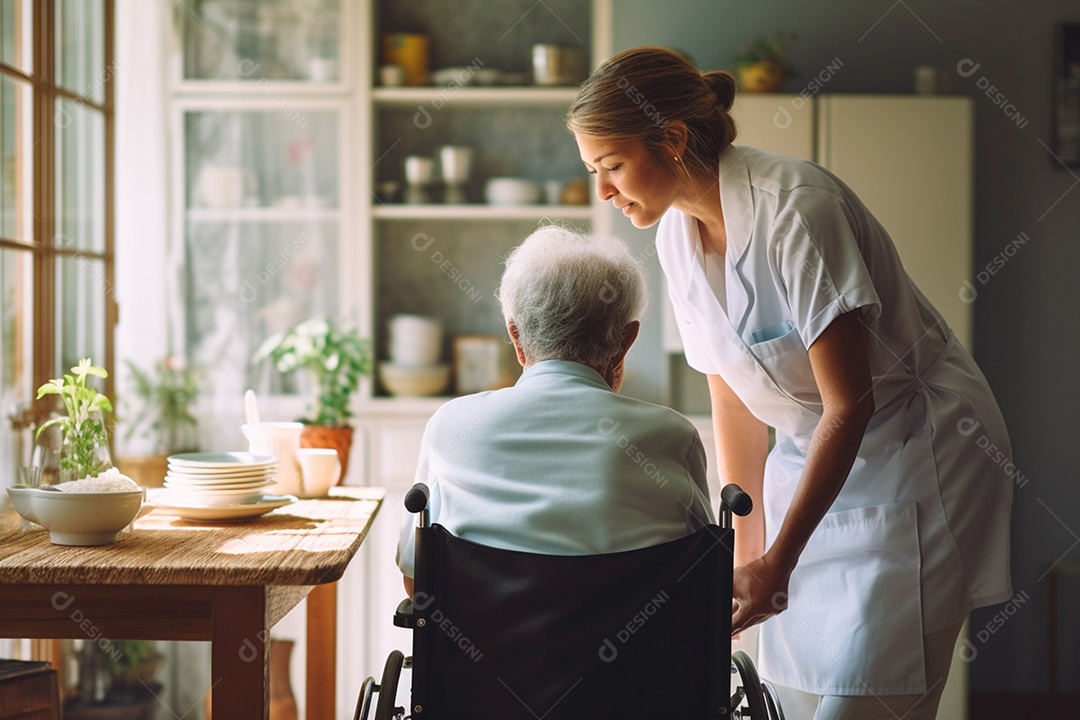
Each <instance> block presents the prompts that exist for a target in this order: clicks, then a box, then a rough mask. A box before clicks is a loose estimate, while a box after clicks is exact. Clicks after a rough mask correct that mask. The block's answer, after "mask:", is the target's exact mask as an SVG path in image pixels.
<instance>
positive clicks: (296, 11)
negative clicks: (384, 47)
mask: <svg viewBox="0 0 1080 720" xmlns="http://www.w3.org/2000/svg"><path fill="white" fill-rule="evenodd" d="M176 11H177V12H180V13H183V33H184V37H183V42H184V79H185V80H246V81H260V80H262V81H266V80H314V81H317V82H333V81H336V80H338V79H339V77H340V74H339V73H340V67H341V63H340V57H341V53H340V47H341V35H340V34H341V27H342V23H341V22H340V19H341V1H340V0H309V1H308V2H305V3H296V2H289V1H283V0H276V1H272V2H271V1H268V0H195V1H194V2H192V1H190V0H189V2H187V3H180V4H179V5H177V6H176Z"/></svg>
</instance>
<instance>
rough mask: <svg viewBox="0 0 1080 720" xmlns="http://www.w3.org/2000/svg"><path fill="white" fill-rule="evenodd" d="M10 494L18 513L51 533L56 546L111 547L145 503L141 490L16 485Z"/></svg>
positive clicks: (50, 537)
mask: <svg viewBox="0 0 1080 720" xmlns="http://www.w3.org/2000/svg"><path fill="white" fill-rule="evenodd" d="M7 492H8V496H10V497H11V504H12V505H13V506H14V507H15V510H16V511H18V513H19V514H20V515H22V516H23V517H24V518H26V519H27V520H29V521H30V522H32V523H37V524H38V525H41V526H42V527H43V528H45V529H46V530H48V531H49V539H50V540H52V542H53V544H54V545H111V544H112V543H114V542H116V538H117V535H118V534H119V533H120V531H121V530H123V529H124V528H125V527H127V526H128V525H129V524H130V523H131V521H132V520H134V519H135V516H136V515H138V514H139V510H140V509H141V508H142V503H143V490H142V489H141V488H140V489H138V490H121V491H115V492H62V491H60V490H45V489H42V488H35V487H29V486H19V485H13V486H11V487H9V488H8V489H7Z"/></svg>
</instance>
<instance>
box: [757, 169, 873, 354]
mask: <svg viewBox="0 0 1080 720" xmlns="http://www.w3.org/2000/svg"><path fill="white" fill-rule="evenodd" d="M786 205H787V210H786V211H785V212H784V213H782V214H781V215H780V216H779V217H778V218H777V224H776V226H775V228H774V232H773V233H772V238H771V239H772V242H773V246H772V248H771V254H772V258H773V261H772V262H773V263H774V264H775V271H776V272H777V273H778V274H779V276H780V280H781V282H782V283H783V286H784V289H785V291H786V294H787V302H788V307H789V309H790V311H791V316H792V322H794V323H795V328H796V330H797V331H798V333H799V336H800V337H801V338H802V340H803V343H804V344H805V346H806V347H810V346H811V345H812V344H813V343H814V341H815V340H817V338H818V336H820V335H821V333H822V332H823V331H824V330H825V328H827V327H828V326H829V325H830V323H832V321H833V320H835V319H836V318H837V317H839V316H840V315H843V314H845V313H848V312H851V311H852V310H858V309H862V310H863V312H864V317H865V319H866V321H867V322H873V321H874V320H875V319H876V318H877V316H878V314H879V313H880V312H881V299H880V298H879V297H878V293H877V290H876V289H875V287H874V282H873V279H872V278H871V275H870V270H869V269H868V268H867V265H866V261H865V259H864V258H863V255H862V252H861V249H860V245H859V242H858V240H857V238H856V235H855V230H854V228H855V222H854V217H853V215H852V214H851V211H850V208H848V206H847V205H846V203H845V201H844V200H843V198H841V197H837V196H835V195H832V194H831V193H828V192H826V191H824V190H821V189H818V188H799V189H797V190H794V191H792V193H791V197H790V198H789V200H788V202H787V203H786Z"/></svg>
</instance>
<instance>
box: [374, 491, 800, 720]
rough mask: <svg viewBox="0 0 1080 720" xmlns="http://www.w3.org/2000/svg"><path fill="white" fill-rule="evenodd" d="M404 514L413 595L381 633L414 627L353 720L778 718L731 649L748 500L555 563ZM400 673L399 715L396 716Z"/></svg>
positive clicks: (422, 507) (420, 495) (753, 674)
mask: <svg viewBox="0 0 1080 720" xmlns="http://www.w3.org/2000/svg"><path fill="white" fill-rule="evenodd" d="M405 506H406V508H407V509H408V510H409V512H412V513H418V515H419V517H418V523H417V529H416V564H415V568H416V577H415V579H414V583H415V585H414V594H413V598H412V599H411V600H410V599H406V600H404V601H402V603H401V604H400V605H399V606H398V608H397V612H396V613H395V617H394V624H395V625H398V626H400V627H405V628H410V629H412V631H413V654H412V656H411V657H406V656H405V655H404V654H403V653H402V652H401V651H399V650H395V651H393V652H391V653H390V655H389V657H388V658H387V659H386V664H385V667H384V669H383V674H382V678H381V682H378V683H376V681H375V678H374V677H368V678H367V679H366V680H364V682H363V684H362V686H361V689H360V696H359V698H358V699H357V705H356V711H355V714H354V720H369V714H370V712H371V709H372V706H373V705H374V706H375V715H374V720H402V719H403V718H411V719H412V720H459V719H460V720H465V719H466V718H468V719H469V720H517V719H518V718H520V719H521V720H584V719H585V718H590V719H592V718H619V719H620V720H627V719H630V720H633V719H636V718H641V719H644V718H669V717H682V718H702V719H704V718H743V719H749V720H783V717H784V716H783V711H782V710H781V708H780V703H779V701H778V699H777V698H776V694H775V692H774V690H773V689H772V687H771V686H770V685H769V684H768V683H767V682H762V681H761V680H760V678H759V677H758V674H757V671H756V669H755V668H754V665H753V663H752V662H751V660H750V658H749V656H747V655H746V654H745V653H743V652H741V651H739V652H736V653H734V654H732V653H731V616H730V614H729V610H728V608H729V607H730V605H731V578H732V563H733V554H732V553H733V548H734V544H733V530H732V528H731V516H732V513H734V514H737V515H740V516H741V515H746V514H747V513H748V512H750V510H751V509H752V502H751V500H750V497H749V496H748V495H746V494H745V493H744V492H743V491H742V490H741V489H739V487H738V486H736V485H727V486H726V487H724V489H723V491H722V492H721V508H720V517H721V525H720V526H719V527H718V526H716V525H709V526H706V527H704V528H702V529H700V530H698V531H697V532H696V533H694V534H693V535H689V536H687V537H685V538H681V539H679V540H674V541H671V542H667V543H663V544H661V545H656V546H652V547H646V548H640V549H638V550H630V551H626V552H617V553H610V554H603V555H586V556H565V555H559V556H553V555H539V554H533V553H525V552H518V551H512V550H502V549H498V548H492V547H487V546H483V545H478V544H476V543H472V542H469V541H467V540H463V539H461V538H457V537H455V536H453V535H451V534H450V533H449V532H447V530H446V529H445V528H443V527H442V526H440V525H438V524H435V525H432V524H431V523H430V519H429V517H428V511H427V506H428V488H427V487H426V486H425V485H424V484H423V483H417V484H416V485H414V486H413V487H412V489H410V490H409V492H408V494H407V495H406V497H405ZM403 669H410V670H411V673H412V685H411V701H410V704H409V707H408V708H406V707H401V706H397V705H396V698H397V692H398V685H399V683H400V678H401V673H402V670H403Z"/></svg>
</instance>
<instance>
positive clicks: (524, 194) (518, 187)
mask: <svg viewBox="0 0 1080 720" xmlns="http://www.w3.org/2000/svg"><path fill="white" fill-rule="evenodd" d="M542 196H543V191H542V189H541V187H540V183H538V182H536V181H534V180H527V179H525V178H515V177H493V178H491V179H489V180H488V181H487V183H486V184H485V185H484V198H485V199H486V200H487V201H488V202H489V203H491V204H492V205H535V204H536V203H538V202H540V198H541V197H542Z"/></svg>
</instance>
